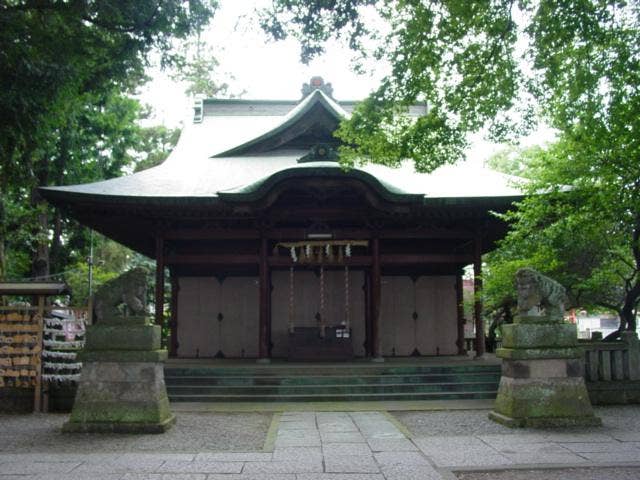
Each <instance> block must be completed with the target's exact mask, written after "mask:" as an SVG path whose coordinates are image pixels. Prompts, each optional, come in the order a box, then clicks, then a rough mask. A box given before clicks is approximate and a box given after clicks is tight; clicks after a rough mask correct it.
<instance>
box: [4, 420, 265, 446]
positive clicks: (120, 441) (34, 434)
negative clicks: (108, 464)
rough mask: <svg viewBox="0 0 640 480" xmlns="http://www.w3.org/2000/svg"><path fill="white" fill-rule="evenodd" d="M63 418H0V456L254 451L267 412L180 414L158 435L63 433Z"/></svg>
mask: <svg viewBox="0 0 640 480" xmlns="http://www.w3.org/2000/svg"><path fill="white" fill-rule="evenodd" d="M67 418H68V415H61V414H33V415H0V453H29V452H34V453H35V452H38V453H40V452H42V453H45V452H46V453H69V452H74V453H85V452H87V453H89V452H104V453H109V452H174V453H177V452H192V451H200V452H209V451H259V450H261V449H262V447H263V445H264V441H265V438H266V434H267V430H268V429H269V425H270V423H271V418H272V414H271V413H204V414H202V413H180V414H178V415H177V423H176V425H174V427H173V428H172V429H171V430H169V431H168V432H167V433H164V434H162V435H122V434H109V435H104V434H102V435H101V434H63V433H62V432H61V428H62V424H63V423H64V422H66V421H67Z"/></svg>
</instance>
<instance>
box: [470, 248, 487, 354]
mask: <svg viewBox="0 0 640 480" xmlns="http://www.w3.org/2000/svg"><path fill="white" fill-rule="evenodd" d="M473 295H474V302H473V317H474V321H475V325H476V357H482V356H483V355H484V351H485V345H484V321H483V319H482V238H481V237H480V236H479V235H478V236H476V238H475V241H474V260H473Z"/></svg>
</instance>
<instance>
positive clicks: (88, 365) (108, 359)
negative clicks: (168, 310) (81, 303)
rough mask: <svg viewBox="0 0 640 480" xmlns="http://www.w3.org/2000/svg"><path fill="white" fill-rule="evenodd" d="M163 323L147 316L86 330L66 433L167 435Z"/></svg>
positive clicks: (170, 419)
mask: <svg viewBox="0 0 640 480" xmlns="http://www.w3.org/2000/svg"><path fill="white" fill-rule="evenodd" d="M166 359H167V352H166V350H161V349H160V327H159V326H157V325H151V324H149V322H148V319H147V318H146V317H114V318H107V319H103V320H102V321H101V322H100V323H99V324H96V325H92V326H90V327H88V329H87V340H86V345H85V350H84V352H82V354H81V360H82V361H83V368H82V374H81V377H80V382H79V385H78V392H77V394H76V400H75V404H74V407H73V410H72V412H71V418H70V419H69V421H68V422H67V423H66V424H65V425H64V427H63V430H64V431H65V432H118V433H162V432H164V431H166V430H167V429H168V428H170V427H171V425H173V423H174V422H175V417H174V415H173V414H172V413H171V411H170V409H169V399H168V397H167V389H166V387H165V383H164V371H163V362H164V361H165V360H166Z"/></svg>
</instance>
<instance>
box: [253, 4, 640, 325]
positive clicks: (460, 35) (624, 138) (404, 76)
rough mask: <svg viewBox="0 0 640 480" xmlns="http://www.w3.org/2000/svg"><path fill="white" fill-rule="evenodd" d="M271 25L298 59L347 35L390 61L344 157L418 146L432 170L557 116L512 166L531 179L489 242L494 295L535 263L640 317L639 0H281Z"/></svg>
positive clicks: (394, 158)
mask: <svg viewBox="0 0 640 480" xmlns="http://www.w3.org/2000/svg"><path fill="white" fill-rule="evenodd" d="M262 23H263V27H264V28H265V29H266V30H267V31H268V32H270V33H271V34H272V36H273V37H274V38H275V39H282V38H285V37H286V36H288V35H293V36H295V37H296V38H298V39H300V42H301V46H302V55H301V56H302V59H303V61H307V60H309V59H311V58H313V57H314V56H315V55H318V54H319V53H321V52H322V51H323V45H324V43H325V42H326V40H327V39H329V38H331V37H339V38H344V39H346V40H347V43H348V44H349V45H350V47H351V48H353V49H354V50H355V51H357V52H358V53H359V54H360V55H362V56H365V57H366V56H369V57H370V58H373V59H374V60H379V61H383V62H386V63H388V64H389V65H390V72H389V73H388V74H387V75H386V76H385V77H384V79H383V81H382V83H381V85H380V87H379V88H378V89H377V90H376V91H374V92H373V93H372V94H371V95H370V96H369V98H367V99H366V100H365V101H364V102H363V103H362V104H361V105H360V106H359V107H358V108H357V109H356V110H355V112H354V114H353V116H352V117H351V119H350V120H348V121H345V122H344V123H343V124H342V126H341V128H340V130H339V132H338V135H339V136H340V138H342V140H344V142H345V143H346V145H347V146H346V147H344V148H343V151H342V153H343V160H344V161H346V162H347V163H349V162H352V161H357V160H358V159H366V160H373V161H378V162H382V163H387V164H396V163H397V162H398V161H400V160H402V159H405V158H410V159H413V160H414V162H415V164H416V167H417V168H418V169H420V170H427V171H428V170H431V169H433V168H435V167H437V166H439V165H442V164H444V163H448V162H454V161H456V160H458V159H460V158H461V157H462V156H463V151H464V149H465V147H466V146H467V134H469V133H470V132H477V131H480V130H483V129H487V130H488V131H489V132H490V133H491V135H492V137H493V138H494V139H499V140H504V139H509V138H510V137H513V136H518V135H520V134H521V133H523V132H526V131H527V130H528V129H530V128H531V127H532V126H533V125H534V124H535V123H536V122H537V121H543V122H545V123H546V124H547V125H549V126H550V127H552V128H554V129H556V130H557V131H558V139H559V140H558V142H557V143H556V144H554V145H553V146H551V147H550V148H548V149H541V150H538V151H535V152H528V153H527V155H528V156H529V157H530V158H529V160H531V165H530V166H531V170H529V169H528V168H525V167H524V166H523V165H520V166H519V167H518V166H515V165H514V164H511V165H509V166H510V167H512V168H515V170H514V171H511V172H510V173H519V174H525V175H526V176H527V177H529V178H530V179H531V180H532V181H531V183H530V185H529V187H528V189H527V193H529V194H530V195H529V196H528V197H527V199H526V200H524V201H523V202H522V203H521V204H520V205H518V207H517V209H516V210H515V211H514V212H512V213H511V214H510V215H508V216H507V219H508V220H509V221H511V223H512V225H513V230H512V233H511V234H510V235H509V237H508V238H507V240H506V241H505V242H504V243H503V245H502V247H501V249H500V250H499V251H498V252H496V253H495V254H494V257H493V258H494V260H495V262H493V265H492V266H493V269H492V271H491V272H490V274H489V276H491V275H493V279H494V283H493V286H494V287H495V288H496V291H495V292H494V293H496V292H499V291H503V292H504V288H503V287H501V285H502V286H504V285H505V282H510V278H512V277H511V275H512V274H513V273H514V272H515V269H516V268H517V267H518V266H523V265H524V264H530V265H533V266H537V267H538V268H540V269H541V270H543V271H545V272H547V273H551V274H552V275H554V276H556V277H557V278H558V279H559V280H561V281H562V283H564V284H565V286H568V287H570V292H571V294H572V297H573V300H574V302H576V303H577V304H583V305H585V304H586V305H601V306H607V307H609V308H612V309H615V310H616V311H618V312H619V314H620V317H621V320H622V323H621V328H627V329H635V313H636V309H637V307H638V300H639V299H640V276H639V272H640V134H639V132H640V115H638V112H640V3H639V2H638V1H637V0H631V1H627V0H566V1H562V2H557V1H553V0H482V1H474V2H468V1H466V0H440V1H433V2H424V1H419V0H330V1H325V0H274V2H273V6H272V8H271V9H270V10H268V11H266V12H265V13H264V16H263V22H262ZM416 102H425V103H426V106H427V113H426V114H425V115H423V116H422V117H420V118H419V119H418V120H417V121H416V122H410V121H408V120H407V119H406V118H405V117H404V116H403V112H405V111H406V108H407V107H408V106H409V105H411V104H414V103H416ZM505 160H507V159H505V158H502V159H498V160H495V165H494V166H499V167H500V166H502V167H505V166H508V165H507V164H508V163H509V162H506V163H505ZM521 163H522V162H521ZM488 287H489V289H488V293H489V294H490V295H491V294H492V292H491V288H493V287H492V284H491V282H488ZM498 297H499V295H495V296H494V300H497V299H498ZM499 303H500V302H498V301H496V306H497V305H498V304H499Z"/></svg>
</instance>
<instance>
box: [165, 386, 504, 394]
mask: <svg viewBox="0 0 640 480" xmlns="http://www.w3.org/2000/svg"><path fill="white" fill-rule="evenodd" d="M497 387H498V382H484V383H483V382H466V383H422V384H406V383H399V384H389V385H297V386H270V385H251V386H237V387H228V386H202V385H201V386H197V385H182V386H175V385H172V386H167V392H168V394H169V396H170V397H173V396H174V395H219V394H223V395H255V396H260V397H262V396H264V395H306V394H318V395H351V394H353V395H356V394H369V393H371V394H375V393H380V394H383V393H439V392H466V391H478V392H485V391H495V390H496V389H497Z"/></svg>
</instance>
